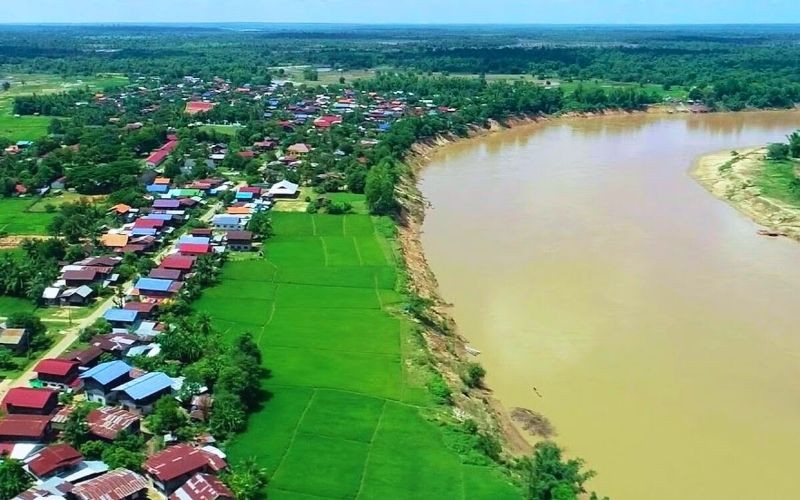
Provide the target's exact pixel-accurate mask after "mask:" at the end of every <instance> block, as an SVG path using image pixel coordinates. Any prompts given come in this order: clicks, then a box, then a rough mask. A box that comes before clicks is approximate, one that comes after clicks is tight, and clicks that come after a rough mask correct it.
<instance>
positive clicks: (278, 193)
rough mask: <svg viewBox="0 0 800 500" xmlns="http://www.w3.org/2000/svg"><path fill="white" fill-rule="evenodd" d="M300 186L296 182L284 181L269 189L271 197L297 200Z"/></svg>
mask: <svg viewBox="0 0 800 500" xmlns="http://www.w3.org/2000/svg"><path fill="white" fill-rule="evenodd" d="M299 189H300V186H299V185H298V184H295V183H294V182H289V181H287V180H285V179H284V180H282V181H280V182H278V183H276V184H273V185H272V187H271V188H269V192H268V193H269V195H270V196H272V197H273V198H297V196H298V194H299Z"/></svg>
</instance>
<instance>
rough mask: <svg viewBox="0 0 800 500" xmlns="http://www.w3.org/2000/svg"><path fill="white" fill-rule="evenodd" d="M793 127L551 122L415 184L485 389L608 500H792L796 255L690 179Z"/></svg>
mask: <svg viewBox="0 0 800 500" xmlns="http://www.w3.org/2000/svg"><path fill="white" fill-rule="evenodd" d="M798 127H800V113H795V112H765V113H741V114H718V115H705V116H686V115H683V116H646V115H641V116H625V117H603V118H592V119H575V120H572V121H570V120H565V121H553V122H549V123H545V124H540V125H532V126H529V127H522V128H518V129H514V130H510V131H506V132H503V133H501V134H497V135H492V136H488V137H483V138H479V139H475V140H471V141H465V142H462V143H458V144H455V145H452V146H448V147H446V148H444V149H442V150H441V151H440V152H438V153H437V154H436V155H435V156H434V158H433V161H432V162H431V164H430V166H429V167H428V168H427V169H426V170H425V171H424V172H423V174H422V179H421V185H420V187H421V190H422V192H423V194H424V195H425V196H426V197H427V198H428V200H430V202H431V203H432V205H433V206H432V208H431V209H430V210H429V212H428V214H427V217H426V220H425V224H424V234H423V238H422V241H423V245H424V248H425V251H426V254H427V256H428V258H429V261H430V264H431V267H432V269H433V271H434V272H435V274H436V276H437V278H438V280H439V284H440V286H441V292H442V295H443V297H444V298H445V299H446V300H448V301H451V302H453V303H454V308H453V311H452V312H453V315H454V317H455V319H456V322H457V323H458V325H459V328H460V331H461V333H462V334H463V335H464V336H465V337H466V338H467V339H469V341H470V342H471V344H472V345H473V346H475V347H477V348H478V349H480V350H481V351H482V352H483V354H482V355H481V357H480V361H481V362H482V363H483V364H484V366H485V367H486V368H487V370H488V373H489V375H488V384H489V386H490V387H492V388H493V389H494V391H495V393H496V395H497V396H498V397H499V399H500V400H501V401H503V403H504V404H505V405H506V407H508V408H511V407H514V406H522V407H527V408H531V409H535V410H538V411H540V412H542V413H543V414H545V415H546V416H548V417H549V418H550V420H551V421H552V422H553V423H554V425H555V427H556V429H557V431H558V437H557V440H558V441H559V443H560V444H562V445H563V446H565V447H566V448H567V450H568V452H569V453H570V454H573V455H576V456H581V457H583V458H585V459H586V460H587V461H588V464H589V465H590V466H591V467H592V468H594V469H596V470H597V471H598V472H599V476H598V477H597V478H596V479H594V480H593V481H592V482H591V484H590V486H591V487H592V488H593V489H596V490H598V492H600V493H602V494H605V495H610V496H611V497H612V499H613V500H641V499H651V500H661V499H664V500H667V499H669V500H674V499H683V500H693V499H697V500H701V499H702V500H715V499H720V500H722V499H725V500H730V499H749V498H770V499H772V498H774V499H784V498H786V499H788V498H798V493H797V480H796V478H797V464H798V458H797V456H798V452H800V331H798V320H797V316H796V314H797V310H798V305H799V304H800V245H798V244H797V243H795V242H792V241H789V240H786V239H769V238H764V237H760V236H757V235H756V231H757V229H758V226H757V225H755V224H754V223H752V222H750V221H749V220H748V219H746V218H745V217H743V216H741V215H740V214H739V213H738V212H736V211H735V210H734V209H733V208H731V207H730V206H728V205H727V204H726V203H724V202H722V201H720V200H717V199H715V198H714V197H712V196H711V195H710V194H708V193H707V192H706V191H705V190H704V189H703V188H702V187H701V186H699V185H698V184H696V183H695V181H694V180H693V179H692V178H691V177H690V176H689V173H688V170H689V169H690V167H691V165H692V163H693V162H694V161H695V160H696V159H697V157H698V156H700V155H703V154H707V153H711V152H715V151H719V150H723V149H728V148H743V147H746V146H752V145H760V144H763V143H766V142H769V141H777V140H781V139H783V137H784V136H785V135H786V134H787V133H789V132H790V131H792V130H795V129H797V128H798ZM534 386H535V387H536V388H537V389H538V391H539V393H541V397H539V396H537V395H536V394H535V393H534V391H533V387H534Z"/></svg>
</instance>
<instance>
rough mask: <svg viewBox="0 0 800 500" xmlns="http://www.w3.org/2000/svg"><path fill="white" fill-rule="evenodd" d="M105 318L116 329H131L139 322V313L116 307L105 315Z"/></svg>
mask: <svg viewBox="0 0 800 500" xmlns="http://www.w3.org/2000/svg"><path fill="white" fill-rule="evenodd" d="M103 318H104V319H105V320H106V321H108V322H109V323H111V326H113V327H115V328H130V327H132V326H134V325H135V324H136V323H137V322H138V320H139V311H131V310H128V309H120V308H118V307H115V308H113V309H109V310H108V311H106V312H105V313H104V314H103Z"/></svg>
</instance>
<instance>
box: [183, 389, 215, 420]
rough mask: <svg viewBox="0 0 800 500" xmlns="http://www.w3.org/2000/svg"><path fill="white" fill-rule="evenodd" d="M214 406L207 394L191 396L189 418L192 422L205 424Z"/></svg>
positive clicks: (212, 400) (212, 399)
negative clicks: (196, 421)
mask: <svg viewBox="0 0 800 500" xmlns="http://www.w3.org/2000/svg"><path fill="white" fill-rule="evenodd" d="M213 406H214V398H212V397H211V396H210V395H208V394H197V395H195V396H192V401H191V409H190V410H189V417H190V418H192V419H193V420H198V421H200V422H205V421H206V420H208V417H209V416H210V415H211V408H212V407H213Z"/></svg>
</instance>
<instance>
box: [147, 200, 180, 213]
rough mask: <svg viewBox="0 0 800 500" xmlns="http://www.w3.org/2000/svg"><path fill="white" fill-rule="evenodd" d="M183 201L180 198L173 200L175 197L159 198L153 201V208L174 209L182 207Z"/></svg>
mask: <svg viewBox="0 0 800 500" xmlns="http://www.w3.org/2000/svg"><path fill="white" fill-rule="evenodd" d="M180 206H181V202H180V200H173V199H171V198H170V199H165V198H159V199H157V200H155V201H153V208H155V209H160V210H172V209H176V208H180Z"/></svg>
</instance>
